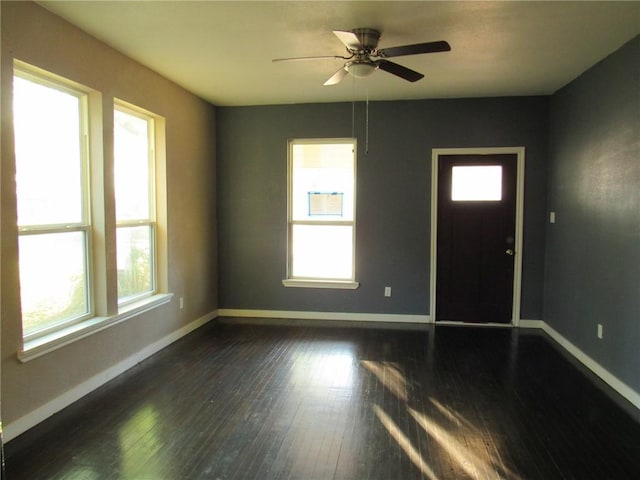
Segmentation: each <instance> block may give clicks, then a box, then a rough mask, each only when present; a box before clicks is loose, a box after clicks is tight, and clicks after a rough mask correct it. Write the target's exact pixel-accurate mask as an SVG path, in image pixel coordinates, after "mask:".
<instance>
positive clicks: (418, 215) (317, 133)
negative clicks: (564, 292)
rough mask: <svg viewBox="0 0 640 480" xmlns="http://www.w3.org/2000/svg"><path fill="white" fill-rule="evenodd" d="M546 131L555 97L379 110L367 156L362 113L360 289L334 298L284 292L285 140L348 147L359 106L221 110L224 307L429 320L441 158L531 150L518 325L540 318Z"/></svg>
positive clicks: (372, 107)
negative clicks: (434, 165) (344, 140)
mask: <svg viewBox="0 0 640 480" xmlns="http://www.w3.org/2000/svg"><path fill="white" fill-rule="evenodd" d="M390 81H394V80H393V79H390ZM425 81H428V79H425ZM348 87H349V88H351V87H350V86H348ZM331 88H333V87H331ZM345 88H346V87H345ZM360 88H364V87H360ZM356 90H357V88H356ZM357 95H359V96H362V95H363V90H362V89H361V90H357ZM371 95H372V96H373V95H375V92H371ZM547 121H548V97H513V98H481V99H444V100H420V101H391V102H375V101H373V102H370V104H369V117H368V126H369V131H368V152H367V148H366V147H367V136H366V130H365V128H366V123H367V122H366V109H365V105H364V104H363V102H358V103H356V108H355V129H354V131H355V135H356V137H357V141H358V146H357V214H356V225H357V226H356V281H358V282H360V287H359V288H358V289H356V290H325V289H307V288H287V287H284V286H283V285H282V283H281V281H282V279H284V278H285V275H286V255H287V253H286V244H287V180H286V179H287V139H290V138H320V137H329V138H331V137H351V136H352V131H353V126H352V104H351V103H338V104H304V105H280V106H257V107H221V108H218V135H217V137H218V157H217V158H218V164H217V166H218V221H219V237H218V241H219V256H220V262H219V278H220V290H219V304H220V308H221V309H249V310H267V311H303V312H304V311H315V312H357V313H374V314H408V315H428V314H429V302H430V299H429V268H430V256H429V255H430V222H431V218H430V215H431V204H430V202H431V192H430V190H431V151H432V149H434V148H459V147H500V146H524V147H525V159H526V166H525V169H526V173H525V189H524V195H525V201H524V249H523V252H522V254H523V273H522V303H521V318H525V319H541V318H542V292H543V285H542V282H543V265H544V240H545V218H546V196H547V192H546V169H547V165H546V162H547V148H548V145H547V140H548V132H547ZM385 286H391V287H392V296H391V297H384V287H385Z"/></svg>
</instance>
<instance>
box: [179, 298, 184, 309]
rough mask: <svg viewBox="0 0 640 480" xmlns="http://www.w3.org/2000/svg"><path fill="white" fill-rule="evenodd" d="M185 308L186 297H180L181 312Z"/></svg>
mask: <svg viewBox="0 0 640 480" xmlns="http://www.w3.org/2000/svg"><path fill="white" fill-rule="evenodd" d="M183 308H184V297H180V310H182V309H183Z"/></svg>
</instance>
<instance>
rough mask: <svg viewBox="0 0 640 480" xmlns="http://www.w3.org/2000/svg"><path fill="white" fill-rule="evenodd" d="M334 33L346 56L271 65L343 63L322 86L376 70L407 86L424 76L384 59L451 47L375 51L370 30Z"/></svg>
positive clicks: (440, 44) (375, 41)
mask: <svg viewBox="0 0 640 480" xmlns="http://www.w3.org/2000/svg"><path fill="white" fill-rule="evenodd" d="M333 33H334V34H335V35H336V36H337V37H338V38H339V39H340V41H341V42H342V43H343V44H344V45H345V46H346V47H347V53H348V56H342V55H324V56H316V57H294V58H276V59H274V60H273V62H290V61H298V60H318V59H327V58H332V59H342V60H347V61H346V62H345V64H344V65H343V66H342V67H341V68H340V70H338V71H337V72H336V73H334V74H333V75H332V76H331V78H329V80H327V81H326V82H324V84H325V85H336V84H337V83H340V81H341V80H342V79H343V78H344V77H346V76H347V75H348V74H351V75H353V76H354V77H357V78H362V77H366V76H369V75H371V74H372V73H373V72H375V71H376V70H378V69H380V70H384V71H385V72H388V73H391V74H392V75H396V76H398V77H400V78H403V79H405V80H407V81H409V82H417V81H418V80H420V79H421V78H423V77H424V75H423V74H421V73H419V72H416V71H415V70H411V69H410V68H407V67H404V66H402V65H399V64H397V63H394V62H391V61H389V60H387V58H393V57H401V56H404V55H417V54H421V53H436V52H448V51H450V50H451V46H450V45H449V44H448V43H447V42H445V41H444V40H440V41H437V42H426V43H416V44H414V45H402V46H399V47H390V48H382V49H379V48H378V41H379V40H380V31H378V30H375V29H373V28H354V29H353V30H334V31H333Z"/></svg>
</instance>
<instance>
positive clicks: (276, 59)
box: [271, 55, 351, 63]
mask: <svg viewBox="0 0 640 480" xmlns="http://www.w3.org/2000/svg"><path fill="white" fill-rule="evenodd" d="M350 58H351V57H343V56H341V55H321V56H318V57H289V58H274V59H273V60H271V61H272V62H274V63H275V62H301V61H305V60H327V59H331V60H336V59H340V60H349V59H350Z"/></svg>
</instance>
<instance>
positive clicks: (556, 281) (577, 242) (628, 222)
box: [544, 37, 640, 392]
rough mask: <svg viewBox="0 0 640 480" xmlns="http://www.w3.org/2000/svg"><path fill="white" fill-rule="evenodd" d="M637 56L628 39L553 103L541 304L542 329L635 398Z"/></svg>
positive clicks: (639, 46) (639, 313) (639, 367)
mask: <svg viewBox="0 0 640 480" xmlns="http://www.w3.org/2000/svg"><path fill="white" fill-rule="evenodd" d="M639 59H640V37H636V38H635V39H634V40H632V41H631V42H629V43H627V44H626V45H625V46H623V47H622V48H621V49H619V50H618V51H617V52H615V53H613V54H612V55H610V56H609V57H607V58H606V59H604V60H603V61H602V62H600V63H599V64H597V65H595V66H594V67H592V68H591V69H589V70H588V71H587V72H586V73H584V74H583V75H581V76H580V77H578V78H577V79H576V80H574V81H573V82H571V83H570V84H569V85H567V86H566V87H564V88H563V89H562V90H560V91H558V92H557V93H556V94H555V95H554V96H553V97H552V101H551V122H550V162H549V198H548V205H549V209H550V210H553V211H556V212H557V223H555V224H553V225H549V228H548V232H547V253H546V275H545V305H544V319H545V321H546V322H547V323H548V324H550V325H551V326H552V327H553V328H554V329H556V330H557V331H558V332H560V333H561V334H562V335H563V336H565V337H566V338H567V339H569V340H570V341H571V342H572V343H574V344H575V345H576V346H577V347H578V348H580V349H581V350H582V351H584V352H585V353H586V354H588V355H589V356H590V357H591V358H593V359H594V360H595V361H597V362H598V363H600V364H601V365H602V366H604V367H605V368H606V369H607V370H609V371H610V372H611V373H613V374H614V375H616V376H617V377H618V378H619V379H620V380H622V381H623V382H625V383H627V385H629V386H630V387H632V388H633V389H634V390H635V391H636V392H640V61H639ZM598 323H600V324H602V325H603V327H604V338H603V339H602V340H599V339H598V338H597V336H596V332H597V324H598Z"/></svg>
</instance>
